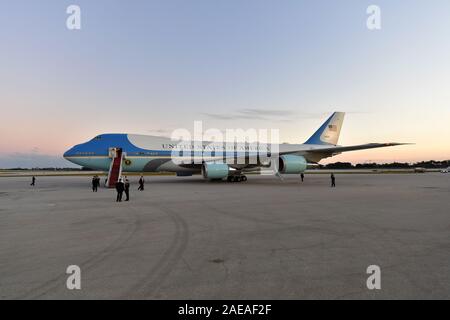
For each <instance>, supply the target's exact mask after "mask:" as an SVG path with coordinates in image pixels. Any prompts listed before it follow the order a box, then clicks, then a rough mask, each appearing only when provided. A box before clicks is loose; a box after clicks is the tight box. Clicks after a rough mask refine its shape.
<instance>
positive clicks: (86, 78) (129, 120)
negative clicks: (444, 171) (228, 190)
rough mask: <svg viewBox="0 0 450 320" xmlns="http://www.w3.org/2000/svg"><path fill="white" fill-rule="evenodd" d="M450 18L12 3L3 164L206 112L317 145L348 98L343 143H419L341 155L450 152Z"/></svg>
mask: <svg viewBox="0 0 450 320" xmlns="http://www.w3.org/2000/svg"><path fill="white" fill-rule="evenodd" d="M70 4H77V5H79V6H80V7H81V27H82V28H81V30H77V31H70V30H68V29H67V28H66V19H67V17H68V15H67V14H66V8H67V7H68V6H69V5H70ZM371 4H376V5H378V6H379V7H380V8H381V26H382V28H381V30H376V31H370V30H368V29H367V27H366V19H367V17H368V15H367V13H366V9H367V7H368V6H369V5H371ZM449 17H450V1H448V0H434V1H425V0H423V1H418V0H416V1H414V0H408V1H406V0H404V1H403V0H397V1H392V0H390V1H379V0H372V1H364V0H343V1H329V0H319V1H317V0H315V1H313V0H310V1H300V0H292V1H287V0H282V1H275V0H272V1H264V0H178V1H171V0H161V1H154V0H145V1H138V0H134V1H112V0H111V1H106V0H103V1H102V0H97V1H84V0H83V1H82V0H71V1H63V0H54V1H50V0H41V1H22V0H16V1H8V5H3V6H2V10H1V11H0V41H1V42H0V47H1V50H0V106H1V120H2V121H1V125H0V168H9V167H17V166H29V167H32V166H72V165H71V164H70V163H69V162H67V161H65V160H64V159H62V154H63V152H64V151H65V150H66V149H68V148H69V147H71V146H72V145H74V144H77V143H81V142H84V141H87V140H89V139H91V138H92V137H94V136H95V135H97V134H99V133H107V132H126V133H138V134H149V135H168V136H170V134H171V131H172V130H174V129H177V128H187V129H193V122H194V121H195V120H202V121H203V126H204V127H205V128H218V129H222V130H223V129H226V128H244V129H247V128H276V129H279V130H280V135H281V142H289V143H302V142H304V141H305V140H306V139H307V138H308V137H309V136H310V135H311V134H312V133H313V132H314V131H315V130H316V129H317V128H318V127H319V126H320V124H321V123H322V122H323V121H324V120H325V119H326V118H327V116H329V114H331V113H332V112H333V111H344V112H347V116H346V120H345V122H344V126H343V129H342V132H341V138H340V140H339V144H342V145H352V144H361V143H368V142H411V143H415V145H412V146H402V147H396V148H386V149H379V150H370V151H359V152H353V153H352V152H350V153H346V154H344V155H341V156H338V157H335V158H333V159H332V160H331V161H332V162H334V161H351V162H366V161H375V162H391V161H404V162H414V161H419V160H430V159H434V160H444V159H450V141H449V138H450V125H449V122H450V58H449V57H450V41H449V39H450V19H449Z"/></svg>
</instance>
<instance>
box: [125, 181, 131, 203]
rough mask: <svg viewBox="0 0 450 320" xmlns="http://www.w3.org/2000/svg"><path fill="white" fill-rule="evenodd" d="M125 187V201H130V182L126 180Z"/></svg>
mask: <svg viewBox="0 0 450 320" xmlns="http://www.w3.org/2000/svg"><path fill="white" fill-rule="evenodd" d="M124 187H125V195H126V196H127V198H126V199H125V201H130V181H129V180H128V179H125V185H124Z"/></svg>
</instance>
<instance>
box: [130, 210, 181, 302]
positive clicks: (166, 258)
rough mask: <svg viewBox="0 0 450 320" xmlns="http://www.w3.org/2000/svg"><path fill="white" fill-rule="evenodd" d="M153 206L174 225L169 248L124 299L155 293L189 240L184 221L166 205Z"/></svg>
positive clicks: (179, 258) (178, 259) (177, 261)
mask: <svg viewBox="0 0 450 320" xmlns="http://www.w3.org/2000/svg"><path fill="white" fill-rule="evenodd" d="M155 207H156V208H158V209H159V210H160V211H162V212H163V213H165V214H166V215H167V216H168V217H169V218H170V219H171V221H172V223H173V225H174V227H175V230H174V236H173V238H172V241H171V242H170V245H169V248H168V249H167V250H166V251H165V252H164V254H163V255H162V257H161V258H160V259H159V261H157V262H156V264H155V265H154V266H153V268H151V269H150V271H149V272H148V273H147V274H146V275H145V276H144V277H143V279H141V280H140V281H139V283H138V284H137V285H135V286H134V287H132V288H131V289H130V290H129V291H128V293H127V294H126V295H125V296H124V298H126V299H130V298H140V299H143V298H150V297H152V296H154V295H155V294H157V292H158V291H159V290H160V288H161V286H162V285H163V283H164V281H165V279H166V278H167V277H168V276H169V274H170V273H171V272H172V270H173V269H174V268H175V267H176V265H177V264H178V263H179V262H180V261H182V258H183V253H184V251H185V250H186V247H187V244H188V241H189V228H188V225H187V223H186V221H185V220H184V219H182V218H181V217H180V216H179V215H178V214H177V213H176V212H174V211H173V210H171V209H169V208H167V207H162V206H161V205H155Z"/></svg>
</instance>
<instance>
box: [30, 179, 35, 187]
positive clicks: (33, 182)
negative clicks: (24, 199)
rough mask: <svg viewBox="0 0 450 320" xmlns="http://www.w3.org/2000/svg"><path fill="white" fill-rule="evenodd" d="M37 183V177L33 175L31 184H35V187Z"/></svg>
mask: <svg viewBox="0 0 450 320" xmlns="http://www.w3.org/2000/svg"><path fill="white" fill-rule="evenodd" d="M35 183H36V177H35V176H33V177H32V178H31V184H30V186H33V187H34V185H35Z"/></svg>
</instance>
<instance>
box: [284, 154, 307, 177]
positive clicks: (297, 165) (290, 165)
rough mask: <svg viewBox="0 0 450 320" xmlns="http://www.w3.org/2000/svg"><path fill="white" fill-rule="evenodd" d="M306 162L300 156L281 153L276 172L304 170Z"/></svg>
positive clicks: (296, 172) (293, 172) (287, 172)
mask: <svg viewBox="0 0 450 320" xmlns="http://www.w3.org/2000/svg"><path fill="white" fill-rule="evenodd" d="M307 166H308V162H307V161H306V159H305V158H304V157H302V156H294V155H283V156H280V158H279V159H278V172H280V173H286V174H299V173H302V172H304V171H305V170H306V168H307Z"/></svg>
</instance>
